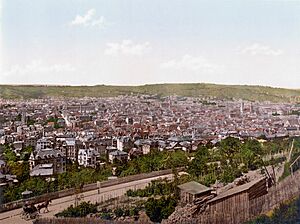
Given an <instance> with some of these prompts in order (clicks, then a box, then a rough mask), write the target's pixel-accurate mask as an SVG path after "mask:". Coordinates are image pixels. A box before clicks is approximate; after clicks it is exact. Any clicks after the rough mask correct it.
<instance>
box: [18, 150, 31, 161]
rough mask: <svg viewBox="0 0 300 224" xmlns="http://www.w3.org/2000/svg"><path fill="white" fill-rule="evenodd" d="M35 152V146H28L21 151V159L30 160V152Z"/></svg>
mask: <svg viewBox="0 0 300 224" xmlns="http://www.w3.org/2000/svg"><path fill="white" fill-rule="evenodd" d="M32 152H33V147H32V146H28V147H26V148H24V149H23V150H22V151H21V156H20V159H21V160H23V161H28V160H29V157H30V154H31V153H32Z"/></svg>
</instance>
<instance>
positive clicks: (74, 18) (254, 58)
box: [0, 0, 300, 88]
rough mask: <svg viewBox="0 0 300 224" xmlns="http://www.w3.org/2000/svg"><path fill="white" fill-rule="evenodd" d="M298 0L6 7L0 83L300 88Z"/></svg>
mask: <svg viewBox="0 0 300 224" xmlns="http://www.w3.org/2000/svg"><path fill="white" fill-rule="evenodd" d="M299 11H300V2H299V1H284V0H278V1H264V0H260V1H258V0H254V1H198V0H188V1H179V0H172V1H159V0H152V1H137V0H128V1H122V0H112V1H96V0H86V1H82V0H74V1H69V0H62V1H52V0H45V1H29V0H13V1H11V0H2V1H1V51H0V52H1V60H0V61H1V73H0V74H1V75H0V83H1V84H52V85H53V84H58V85H96V84H108V85H112V84H114V85H115V84H116V85H141V84H147V83H194V82H196V83H199V82H201V83H202V82H205V83H224V84H248V85H267V86H275V87H287V88H299V83H300V75H299V69H300V61H299V60H300V57H299V50H298V49H299V47H300V46H299V45H300V42H299V37H300V29H299V25H300V14H299Z"/></svg>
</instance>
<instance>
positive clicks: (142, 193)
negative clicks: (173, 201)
mask: <svg viewBox="0 0 300 224" xmlns="http://www.w3.org/2000/svg"><path fill="white" fill-rule="evenodd" d="M176 188H177V184H175V183H174V182H173V181H172V182H171V181H167V180H163V181H162V180H153V181H151V183H150V184H148V186H146V188H144V189H137V190H135V191H133V190H128V191H127V192H126V195H127V196H129V197H151V196H162V195H171V194H173V193H174V191H175V189H176Z"/></svg>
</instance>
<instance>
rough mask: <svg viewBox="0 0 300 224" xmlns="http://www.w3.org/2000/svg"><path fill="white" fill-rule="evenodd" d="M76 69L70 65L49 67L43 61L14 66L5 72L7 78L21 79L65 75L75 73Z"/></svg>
mask: <svg viewBox="0 0 300 224" xmlns="http://www.w3.org/2000/svg"><path fill="white" fill-rule="evenodd" d="M74 71H76V68H75V67H73V66H71V65H70V64H52V65H48V64H45V63H43V61H42V60H32V61H31V62H30V63H29V64H27V65H14V66H12V67H11V68H10V69H9V70H8V71H5V72H4V75H5V76H6V77H10V76H11V77H14V76H17V77H20V76H23V77H25V76H27V75H31V74H49V75H50V74H54V73H56V74H57V73H64V72H74Z"/></svg>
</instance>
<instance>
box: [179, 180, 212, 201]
mask: <svg viewBox="0 0 300 224" xmlns="http://www.w3.org/2000/svg"><path fill="white" fill-rule="evenodd" d="M178 188H179V189H180V202H181V204H182V205H185V204H188V203H192V202H193V201H194V200H195V199H198V198H202V197H203V198H204V197H206V196H208V195H211V192H212V189H211V188H208V187H206V186H204V185H202V184H200V183H198V182H195V181H191V182H188V183H185V184H181V185H179V186H178Z"/></svg>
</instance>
